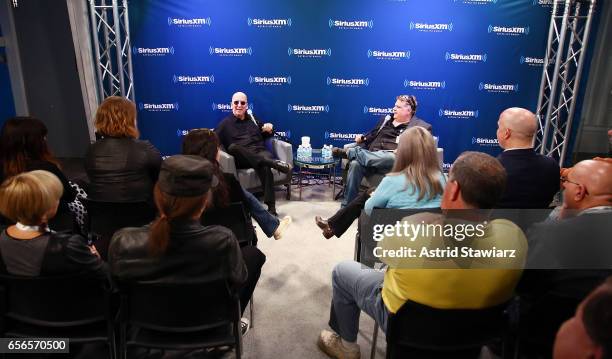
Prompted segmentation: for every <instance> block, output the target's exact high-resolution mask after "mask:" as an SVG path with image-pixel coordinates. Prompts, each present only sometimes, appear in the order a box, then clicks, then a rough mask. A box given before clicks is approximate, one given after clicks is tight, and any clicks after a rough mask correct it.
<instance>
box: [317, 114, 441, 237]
mask: <svg viewBox="0 0 612 359" xmlns="http://www.w3.org/2000/svg"><path fill="white" fill-rule="evenodd" d="M445 184H446V180H445V178H444V173H443V172H442V170H441V169H440V166H439V164H438V156H437V150H436V143H435V141H434V138H433V136H432V135H431V134H430V133H429V131H427V130H426V129H425V128H423V127H418V126H415V127H411V128H409V129H407V130H406V131H404V133H402V134H401V135H400V137H399V145H398V147H397V151H396V154H395V162H394V165H393V169H392V170H391V172H390V173H388V174H387V175H386V176H385V177H384V178H383V180H382V181H381V182H380V184H379V185H378V187H377V188H376V190H375V191H374V192H373V193H372V194H370V193H369V192H368V191H366V192H363V193H361V194H360V195H359V196H357V198H355V199H354V200H353V201H351V203H349V205H348V206H346V207H344V208H341V209H340V210H339V211H338V212H336V214H335V215H333V216H332V217H330V218H329V219H328V220H324V219H322V218H321V217H319V216H317V217H315V221H316V223H317V226H319V228H321V229H322V230H323V236H324V237H325V238H331V237H332V236H336V237H340V236H341V235H342V234H343V233H344V232H345V231H346V230H347V229H348V228H349V227H350V225H351V224H352V223H353V221H354V220H355V219H357V218H358V217H359V214H360V213H361V210H362V209H365V210H366V212H367V213H368V214H371V212H372V209H373V208H375V207H376V208H401V209H405V208H437V207H440V200H441V199H442V192H443V191H444V185H445Z"/></svg>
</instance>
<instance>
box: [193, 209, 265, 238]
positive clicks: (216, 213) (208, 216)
mask: <svg viewBox="0 0 612 359" xmlns="http://www.w3.org/2000/svg"><path fill="white" fill-rule="evenodd" d="M201 222H202V224H203V225H205V226H211V225H219V226H223V227H225V228H228V229H230V230H231V231H232V232H233V233H234V235H235V236H236V238H237V239H238V243H240V246H241V247H243V246H246V245H252V246H256V245H257V235H256V234H255V228H254V227H253V222H252V221H251V216H250V215H249V214H248V212H247V210H246V209H245V208H244V205H243V204H242V202H232V203H230V204H229V206H228V207H227V208H217V209H214V210H212V211H205V212H204V214H202V221H201Z"/></svg>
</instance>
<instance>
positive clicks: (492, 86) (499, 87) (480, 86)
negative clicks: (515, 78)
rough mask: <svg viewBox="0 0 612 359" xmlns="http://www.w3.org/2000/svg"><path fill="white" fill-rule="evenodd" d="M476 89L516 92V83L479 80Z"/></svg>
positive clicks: (517, 88)
mask: <svg viewBox="0 0 612 359" xmlns="http://www.w3.org/2000/svg"><path fill="white" fill-rule="evenodd" d="M478 90H480V91H487V92H505V93H509V92H518V90H519V85H518V84H489V83H484V82H481V83H479V84H478Z"/></svg>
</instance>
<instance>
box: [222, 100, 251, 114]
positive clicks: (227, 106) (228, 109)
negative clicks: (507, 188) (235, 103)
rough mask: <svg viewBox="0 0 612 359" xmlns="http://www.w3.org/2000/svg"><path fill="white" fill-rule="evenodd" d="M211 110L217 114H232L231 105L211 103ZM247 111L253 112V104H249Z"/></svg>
mask: <svg viewBox="0 0 612 359" xmlns="http://www.w3.org/2000/svg"><path fill="white" fill-rule="evenodd" d="M212 110H213V111H219V112H232V105H230V104H229V103H215V102H213V103H212ZM249 110H251V111H253V104H252V103H250V104H249Z"/></svg>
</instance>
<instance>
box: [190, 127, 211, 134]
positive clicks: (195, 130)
mask: <svg viewBox="0 0 612 359" xmlns="http://www.w3.org/2000/svg"><path fill="white" fill-rule="evenodd" d="M198 132H204V133H206V134H211V133H214V131H213V130H211V129H210V128H193V129H191V130H189V133H198Z"/></svg>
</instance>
